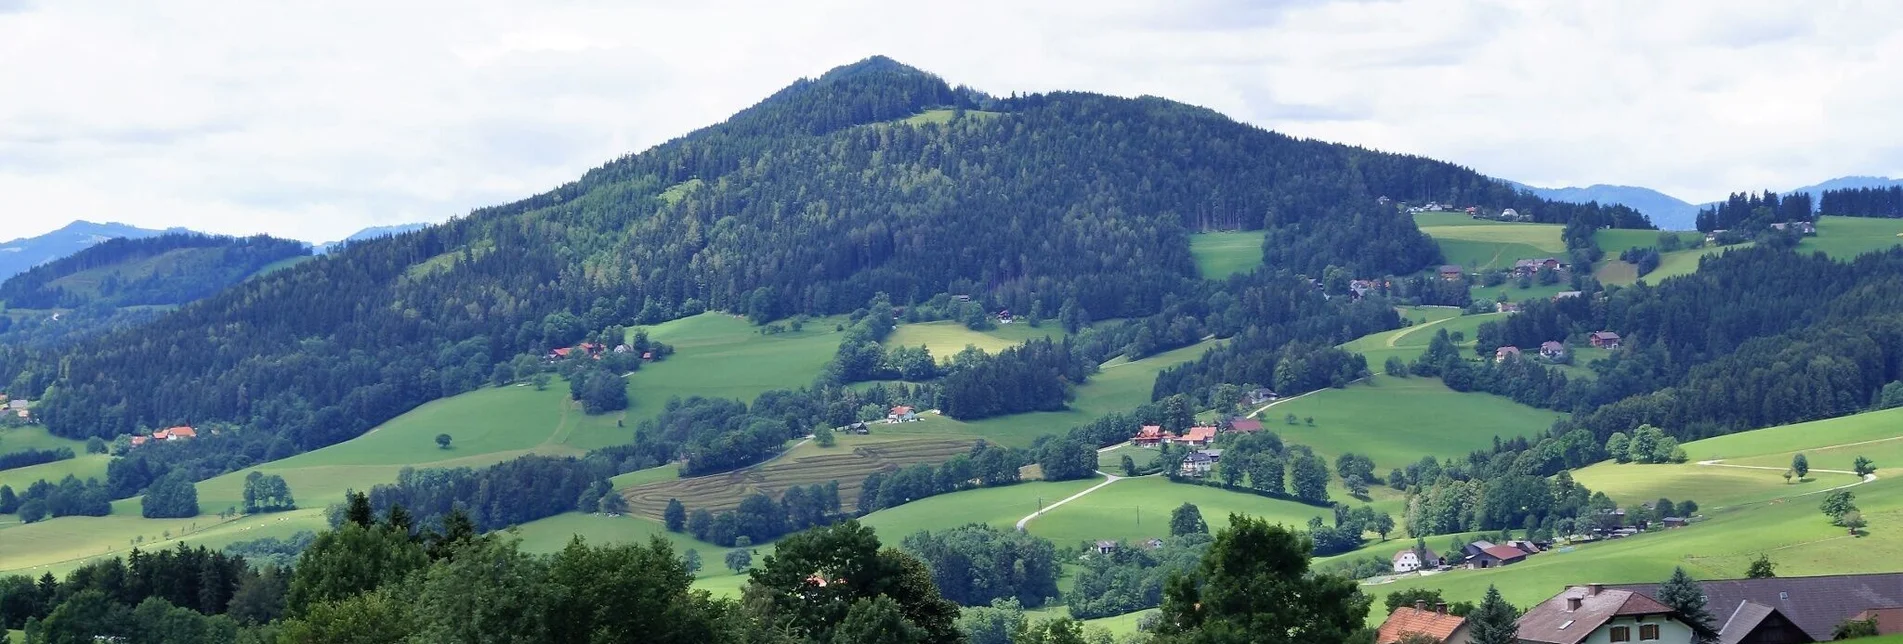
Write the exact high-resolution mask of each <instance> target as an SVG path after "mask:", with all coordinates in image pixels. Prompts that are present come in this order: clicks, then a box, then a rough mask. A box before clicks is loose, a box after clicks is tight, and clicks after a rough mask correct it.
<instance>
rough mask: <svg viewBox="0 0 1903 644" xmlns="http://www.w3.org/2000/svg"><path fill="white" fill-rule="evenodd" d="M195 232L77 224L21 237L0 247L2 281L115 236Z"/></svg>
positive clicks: (140, 236) (122, 225)
mask: <svg viewBox="0 0 1903 644" xmlns="http://www.w3.org/2000/svg"><path fill="white" fill-rule="evenodd" d="M188 232H192V231H189V230H186V229H184V228H167V229H165V230H152V229H149V228H140V227H138V226H131V225H127V224H120V223H104V224H96V223H93V222H90V221H75V222H73V223H70V224H66V226H65V227H64V228H61V229H59V230H55V231H53V232H50V233H46V234H44V235H40V236H37V237H21V238H19V239H15V240H13V241H10V242H7V243H5V244H0V280H5V279H6V278H9V277H13V276H14V275H18V274H20V273H24V272H26V269H29V268H33V267H35V266H39V265H41V264H45V263H47V262H50V261H53V260H56V259H59V258H61V257H65V256H67V255H71V254H73V253H77V252H79V251H82V250H86V249H88V248H91V247H92V246H93V244H97V243H99V242H102V241H106V240H108V239H112V238H114V237H128V238H133V239H139V238H144V237H155V236H158V235H163V234H165V233H188Z"/></svg>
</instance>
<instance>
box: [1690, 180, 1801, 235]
mask: <svg viewBox="0 0 1903 644" xmlns="http://www.w3.org/2000/svg"><path fill="white" fill-rule="evenodd" d="M1815 212H1816V208H1815V203H1814V202H1813V201H1812V200H1811V196H1810V193H1807V192H1796V193H1791V194H1788V195H1779V194H1778V193H1777V192H1776V191H1772V190H1766V191H1764V192H1763V193H1762V194H1759V193H1749V192H1734V193H1731V196H1730V197H1727V198H1726V199H1725V200H1724V201H1721V202H1718V203H1716V204H1712V205H1710V206H1707V207H1705V208H1701V209H1699V211H1698V219H1697V223H1698V231H1699V232H1705V233H1708V232H1712V231H1715V230H1732V229H1746V230H1762V229H1764V228H1767V227H1769V226H1770V225H1771V224H1774V223H1781V222H1789V221H1811V220H1812V219H1814V218H1815V215H1814V214H1813V213H1815Z"/></svg>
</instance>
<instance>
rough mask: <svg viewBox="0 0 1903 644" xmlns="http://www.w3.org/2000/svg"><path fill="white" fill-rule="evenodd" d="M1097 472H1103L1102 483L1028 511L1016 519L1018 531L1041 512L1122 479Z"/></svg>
mask: <svg viewBox="0 0 1903 644" xmlns="http://www.w3.org/2000/svg"><path fill="white" fill-rule="evenodd" d="M1098 474H1103V477H1104V479H1105V480H1104V482H1102V483H1098V484H1096V485H1093V486H1090V489H1088V490H1084V491H1082V492H1078V493H1076V494H1072V495H1070V496H1067V497H1064V500H1062V501H1058V502H1056V503H1052V504H1050V505H1048V506H1045V507H1044V509H1042V510H1038V511H1036V512H1032V513H1030V514H1028V515H1025V517H1024V518H1022V519H1018V532H1023V531H1024V524H1027V523H1030V522H1031V520H1032V519H1035V518H1037V517H1038V516H1039V515H1042V514H1044V513H1045V512H1050V511H1051V510H1055V509H1057V506H1060V505H1063V504H1065V503H1070V502H1071V501H1075V500H1077V499H1080V498H1083V496H1084V495H1086V494H1089V493H1091V492H1095V491H1097V490H1101V489H1103V488H1104V486H1106V485H1109V484H1111V483H1115V482H1117V481H1121V480H1123V477H1121V476H1117V475H1115V474H1108V473H1104V472H1098Z"/></svg>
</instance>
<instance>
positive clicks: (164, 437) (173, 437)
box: [132, 426, 198, 447]
mask: <svg viewBox="0 0 1903 644" xmlns="http://www.w3.org/2000/svg"><path fill="white" fill-rule="evenodd" d="M194 438H198V430H196V429H192V428H190V427H185V426H179V427H170V428H166V429H161V430H158V431H155V432H152V435H151V436H134V437H132V446H133V447H139V446H141V445H144V444H146V443H157V442H166V441H183V440H191V439H194Z"/></svg>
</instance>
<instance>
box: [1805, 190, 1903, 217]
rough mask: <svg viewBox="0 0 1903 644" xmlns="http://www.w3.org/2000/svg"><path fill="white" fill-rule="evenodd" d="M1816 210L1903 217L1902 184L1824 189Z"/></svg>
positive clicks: (1825, 212) (1845, 213)
mask: <svg viewBox="0 0 1903 644" xmlns="http://www.w3.org/2000/svg"><path fill="white" fill-rule="evenodd" d="M1817 207H1818V212H1819V213H1822V214H1826V215H1838V216H1844V217H1887V218H1891V219H1895V218H1897V217H1903V186H1890V187H1888V188H1844V189H1842V190H1825V191H1824V194H1822V195H1820V196H1819V197H1818V199H1817Z"/></svg>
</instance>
